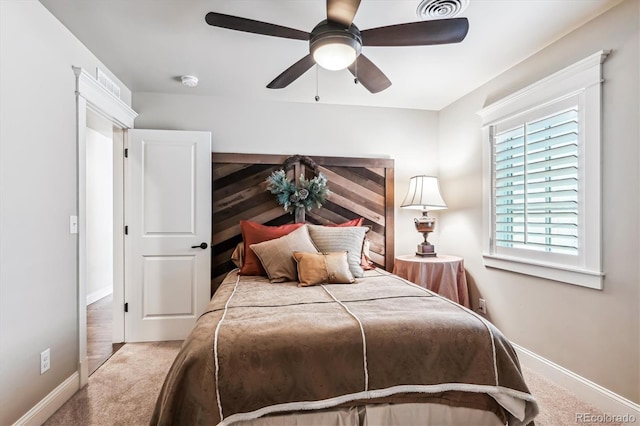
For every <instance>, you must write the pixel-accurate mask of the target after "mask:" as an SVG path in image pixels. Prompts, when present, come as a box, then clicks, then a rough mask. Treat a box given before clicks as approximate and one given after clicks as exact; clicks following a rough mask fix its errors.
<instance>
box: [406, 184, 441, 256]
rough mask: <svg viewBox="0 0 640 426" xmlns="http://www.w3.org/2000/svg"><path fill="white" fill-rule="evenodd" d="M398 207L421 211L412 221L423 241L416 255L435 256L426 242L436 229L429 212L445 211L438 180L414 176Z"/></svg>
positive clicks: (433, 219)
mask: <svg viewBox="0 0 640 426" xmlns="http://www.w3.org/2000/svg"><path fill="white" fill-rule="evenodd" d="M400 207H402V208H405V209H414V210H422V216H421V217H419V218H415V219H413V222H414V224H415V225H416V230H417V231H418V232H421V233H422V235H423V236H424V241H423V242H422V243H420V244H418V249H417V251H416V255H418V256H425V257H427V256H431V257H434V256H436V250H435V246H434V245H433V244H431V243H429V241H427V236H428V235H429V232H433V230H434V229H435V227H436V219H435V218H434V217H430V216H429V210H442V209H446V208H447V205H446V204H445V202H444V200H443V199H442V196H441V195H440V185H439V184H438V178H437V177H434V176H424V175H421V176H414V177H412V178H411V180H410V181H409V191H407V195H406V197H404V201H403V202H402V204H401V205H400Z"/></svg>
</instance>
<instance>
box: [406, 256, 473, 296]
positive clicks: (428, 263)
mask: <svg viewBox="0 0 640 426" xmlns="http://www.w3.org/2000/svg"><path fill="white" fill-rule="evenodd" d="M393 273H394V274H396V275H398V276H400V277H402V278H404V279H406V280H409V281H411V282H412V283H415V284H417V285H419V286H420V287H424V288H426V289H429V290H431V291H434V292H436V293H438V294H439V295H441V296H444V297H446V298H448V299H450V300H453V301H454V302H457V303H459V304H461V305H462V306H466V307H467V308H469V307H470V305H469V289H468V288H467V277H466V275H465V273H464V260H463V259H462V258H461V257H458V256H447V255H444V254H439V255H438V256H437V257H420V256H416V255H405V256H396V258H395V262H394V265H393Z"/></svg>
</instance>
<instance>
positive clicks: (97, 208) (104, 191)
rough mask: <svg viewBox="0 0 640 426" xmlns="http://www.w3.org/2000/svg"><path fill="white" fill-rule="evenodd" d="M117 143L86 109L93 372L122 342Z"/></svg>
mask: <svg viewBox="0 0 640 426" xmlns="http://www.w3.org/2000/svg"><path fill="white" fill-rule="evenodd" d="M117 134H118V131H117V128H116V131H115V135H117ZM114 145H117V142H116V143H115V144H114V126H113V124H112V123H111V122H110V121H109V120H107V119H105V118H103V117H100V116H99V115H98V114H96V113H95V112H92V111H91V110H89V111H87V127H86V130H85V162H86V166H85V170H86V174H85V188H86V197H85V205H86V214H85V235H86V266H87V267H86V286H87V290H86V294H87V296H86V299H87V361H88V369H89V375H91V374H92V373H93V372H95V371H96V370H97V369H98V367H100V365H102V364H103V363H104V362H105V361H106V360H107V359H109V358H110V357H111V355H112V354H114V353H115V352H116V351H117V350H118V349H120V348H121V347H122V345H123V343H122V342H118V341H117V340H120V339H119V338H118V336H117V335H116V334H114V302H113V300H114V297H113V293H114V258H115V250H114V233H115V229H114V214H115V210H114V199H115V193H116V191H114V182H115V180H114V158H117V157H114V154H115V153H114ZM115 168H116V169H117V167H115Z"/></svg>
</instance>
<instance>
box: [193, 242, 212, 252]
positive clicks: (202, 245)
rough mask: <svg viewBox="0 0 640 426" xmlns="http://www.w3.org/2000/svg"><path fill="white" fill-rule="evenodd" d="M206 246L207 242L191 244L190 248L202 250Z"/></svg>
mask: <svg viewBox="0 0 640 426" xmlns="http://www.w3.org/2000/svg"><path fill="white" fill-rule="evenodd" d="M207 247H209V246H208V245H207V243H200V244H199V245H197V246H191V248H201V249H202V250H204V249H206V248H207Z"/></svg>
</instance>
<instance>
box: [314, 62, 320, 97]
mask: <svg viewBox="0 0 640 426" xmlns="http://www.w3.org/2000/svg"><path fill="white" fill-rule="evenodd" d="M318 73H319V71H318V64H316V98H315V99H316V102H320V95H319V94H318Z"/></svg>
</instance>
